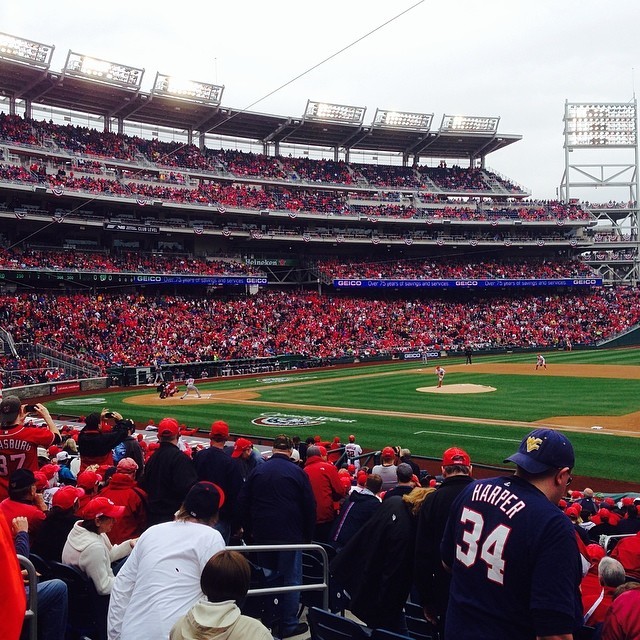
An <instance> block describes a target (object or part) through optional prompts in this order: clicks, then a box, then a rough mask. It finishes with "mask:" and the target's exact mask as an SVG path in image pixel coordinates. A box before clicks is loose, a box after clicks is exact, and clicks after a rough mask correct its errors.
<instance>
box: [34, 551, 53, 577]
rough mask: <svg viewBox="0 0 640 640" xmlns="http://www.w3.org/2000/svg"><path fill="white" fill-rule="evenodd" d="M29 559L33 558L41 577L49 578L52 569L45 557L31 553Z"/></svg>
mask: <svg viewBox="0 0 640 640" xmlns="http://www.w3.org/2000/svg"><path fill="white" fill-rule="evenodd" d="M29 560H31V563H32V564H33V566H34V567H35V568H36V571H37V572H38V573H39V574H40V579H41V580H47V579H48V578H49V573H50V571H51V570H50V568H49V563H48V562H47V561H46V560H45V559H44V558H43V557H41V556H39V555H37V554H35V553H30V554H29Z"/></svg>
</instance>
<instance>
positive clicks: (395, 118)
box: [373, 109, 433, 131]
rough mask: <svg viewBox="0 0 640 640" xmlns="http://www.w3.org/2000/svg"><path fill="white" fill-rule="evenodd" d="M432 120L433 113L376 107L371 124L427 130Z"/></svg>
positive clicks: (381, 126) (392, 127) (391, 127)
mask: <svg viewBox="0 0 640 640" xmlns="http://www.w3.org/2000/svg"><path fill="white" fill-rule="evenodd" d="M432 122H433V113H411V112H409V111H393V110H390V109H376V114H375V116H374V118H373V126H374V127H377V128H388V129H408V130H411V131H429V129H430V128H431V123H432Z"/></svg>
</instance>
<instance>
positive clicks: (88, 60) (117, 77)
mask: <svg viewBox="0 0 640 640" xmlns="http://www.w3.org/2000/svg"><path fill="white" fill-rule="evenodd" d="M64 73H65V74H68V75H70V76H74V77H81V78H86V79H87V80H94V81H96V82H104V83H106V84H117V85H120V86H122V87H127V88H132V89H139V88H140V84H141V83H142V76H143V74H144V69H137V68H136V67H132V66H130V65H124V64H118V63H117V62H108V61H107V60H100V59H99V58H92V57H90V56H85V55H82V54H81V53H75V52H73V51H69V55H68V56H67V62H66V64H65V66H64Z"/></svg>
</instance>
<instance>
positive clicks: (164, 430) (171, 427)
mask: <svg viewBox="0 0 640 640" xmlns="http://www.w3.org/2000/svg"><path fill="white" fill-rule="evenodd" d="M179 433H180V426H179V425H178V421H177V420H176V419H175V418H162V420H160V422H159V423H158V435H159V436H171V437H173V438H175V437H177V436H178V434H179Z"/></svg>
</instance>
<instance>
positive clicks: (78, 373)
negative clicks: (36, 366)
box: [16, 342, 102, 379]
mask: <svg viewBox="0 0 640 640" xmlns="http://www.w3.org/2000/svg"><path fill="white" fill-rule="evenodd" d="M16 350H17V353H18V356H20V357H26V358H31V359H35V360H37V359H39V358H44V359H46V360H48V362H49V366H50V367H52V368H54V367H57V368H58V369H62V370H63V371H64V373H65V376H66V377H67V378H69V379H75V378H98V377H100V376H101V375H102V374H101V371H100V367H96V366H94V365H91V364H88V363H87V362H85V361H84V360H81V359H80V358H74V357H73V356H70V355H67V354H66V353H62V352H61V351H57V350H56V349H51V348H50V347H44V346H42V345H39V344H29V343H26V342H19V343H17V344H16Z"/></svg>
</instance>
